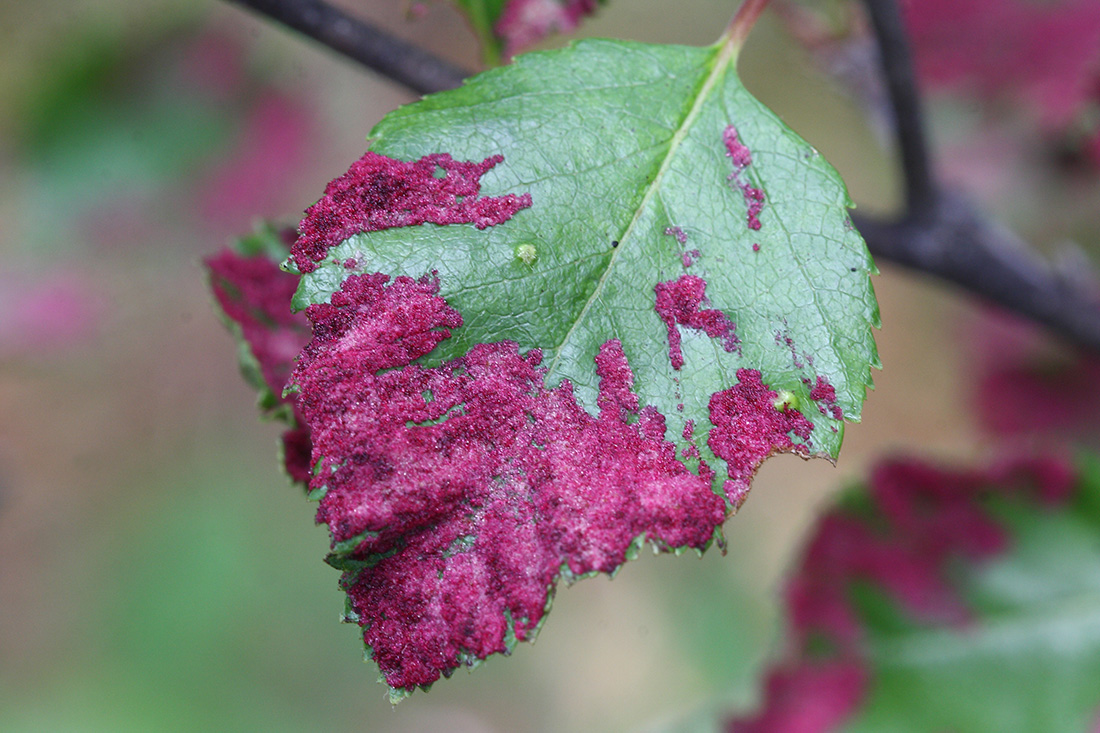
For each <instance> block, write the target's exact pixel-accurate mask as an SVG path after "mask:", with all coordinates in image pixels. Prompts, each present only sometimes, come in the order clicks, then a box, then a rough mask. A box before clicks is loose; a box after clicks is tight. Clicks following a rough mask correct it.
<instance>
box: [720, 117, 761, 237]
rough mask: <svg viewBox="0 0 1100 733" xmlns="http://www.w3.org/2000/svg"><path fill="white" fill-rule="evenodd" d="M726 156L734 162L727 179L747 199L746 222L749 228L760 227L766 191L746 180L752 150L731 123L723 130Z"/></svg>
mask: <svg viewBox="0 0 1100 733" xmlns="http://www.w3.org/2000/svg"><path fill="white" fill-rule="evenodd" d="M722 142H723V143H724V144H725V146H726V156H727V157H728V158H729V159H730V162H732V163H733V173H730V174H729V176H727V179H728V180H729V181H730V182H731V183H733V184H734V185H735V186H737V188H738V189H740V191H741V196H742V197H743V198H744V200H745V207H746V213H745V222H746V224H747V225H748V227H749V229H752V230H759V229H760V212H761V211H763V210H764V192H763V191H762V190H760V189H759V188H756V187H755V186H753V185H752V184H751V183H749V181H747V180H745V169H746V168H748V167H749V166H750V165H752V152H751V151H750V150H749V148H748V146H746V145H745V144H744V143H743V142H742V141H741V139H740V137H739V136H738V134H737V128H736V127H734V126H733V125H729V126H727V127H726V129H725V130H724V131H723V132H722Z"/></svg>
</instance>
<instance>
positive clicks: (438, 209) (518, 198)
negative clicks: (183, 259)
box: [290, 152, 531, 272]
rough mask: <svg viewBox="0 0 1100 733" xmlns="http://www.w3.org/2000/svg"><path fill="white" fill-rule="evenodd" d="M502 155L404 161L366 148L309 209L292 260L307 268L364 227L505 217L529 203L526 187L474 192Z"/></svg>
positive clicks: (480, 222) (481, 222) (480, 223)
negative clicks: (477, 160) (475, 159)
mask: <svg viewBox="0 0 1100 733" xmlns="http://www.w3.org/2000/svg"><path fill="white" fill-rule="evenodd" d="M503 160H504V157H503V156H500V155H494V156H491V157H488V158H486V159H485V160H483V161H481V162H480V163H474V162H464V161H459V160H454V159H453V158H452V157H451V156H450V155H448V154H446V153H436V154H434V155H426V156H424V157H423V158H421V159H420V160H415V161H411V162H406V161H402V160H394V159H393V158H387V157H386V156H384V155H379V154H378V153H374V152H368V153H367V154H366V155H364V156H363V157H362V158H360V159H359V160H357V161H356V162H355V163H354V164H352V166H351V168H350V169H349V170H348V172H347V173H345V174H344V175H342V176H340V177H339V178H337V179H336V180H334V181H332V182H331V183H329V184H328V186H326V187H325V195H324V196H322V197H321V199H320V200H319V201H318V202H317V203H315V204H314V205H313V206H311V207H309V209H307V210H306V216H305V218H304V219H302V221H301V223H300V224H299V225H298V230H299V237H298V241H297V242H296V243H295V244H294V246H293V247H292V248H291V250H290V252H291V257H292V258H293V259H294V264H295V265H297V267H298V269H299V270H300V271H301V272H312V271H313V270H315V269H316V268H317V263H318V262H320V261H322V260H323V259H324V258H325V255H326V253H327V252H328V250H329V249H330V248H331V247H334V246H336V245H338V244H340V243H341V242H343V241H344V240H345V239H347V238H348V237H351V236H353V235H355V234H360V233H363V232H375V231H380V230H382V229H390V228H392V227H407V226H416V225H419V224H426V223H431V224H440V225H445V224H473V225H474V226H476V227H477V228H478V229H485V228H486V227H489V226H493V225H496V224H501V223H502V222H505V221H508V220H509V219H511V218H512V217H513V216H515V214H516V212H518V211H519V210H521V209H525V208H528V207H530V206H531V194H529V193H525V194H520V195H516V194H506V195H504V196H496V197H486V196H479V194H480V193H481V183H480V180H481V177H482V176H483V175H485V173H486V172H487V171H488V170H490V169H491V168H493V167H494V166H496V165H497V164H498V163H500V162H502V161H503ZM439 171H442V173H443V175H442V176H438V177H437V172H439Z"/></svg>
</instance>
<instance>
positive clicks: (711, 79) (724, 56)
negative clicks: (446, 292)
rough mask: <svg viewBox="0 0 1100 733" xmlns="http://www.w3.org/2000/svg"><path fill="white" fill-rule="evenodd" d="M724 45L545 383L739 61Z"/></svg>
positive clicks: (731, 48)
mask: <svg viewBox="0 0 1100 733" xmlns="http://www.w3.org/2000/svg"><path fill="white" fill-rule="evenodd" d="M720 43H721V45H720V46H719V47H718V50H717V55H716V56H715V59H714V66H713V67H712V68H711V70H710V73H709V74H707V77H706V79H704V80H703V84H702V86H701V87H700V88H699V92H698V94H696V95H695V101H694V103H693V104H692V105H691V109H690V110H688V113H687V114H686V115H685V116H684V120H683V122H681V123H680V126H679V127H677V128H676V131H675V132H673V134H672V137H671V139H670V141H669V146H668V152H667V153H665V157H664V159H663V160H662V161H661V165H660V167H659V168H658V169H657V174H656V175H655V176H654V177H653V181H651V182H650V184H649V185H648V186H647V188H646V191H645V195H644V196H643V197H642V200H641V202H640V203H639V204H638V207H637V208H636V209H635V210H634V216H633V217H631V220H630V224H628V225H627V227H626V230H625V231H624V232H623V234H622V235H621V236H620V237H619V246H618V247H616V248H615V249H614V250H612V252H611V257H609V258H608V260H607V265H606V266H605V267H604V271H603V273H602V274H601V275H600V279H599V280H598V281H597V282H596V286H595V287H594V288H592V293H591V294H590V295H589V296H588V300H586V301H585V303H584V307H583V308H581V312H580V314H578V316H577V317H576V318H575V319H574V321H573V324H572V325H571V326H570V327H569V331H568V332H566V334H565V337H564V338H563V339H562V340H561V342H560V343H559V344H558V345H557V346H556V347H555V349H554V358H553V360H552V361H551V362H550V364H549V366H548V367H547V369H546V377H545V379H546V381H547V382H548V383H549V382H550V380H551V379H553V377H554V375H555V374H557V370H558V365H559V364H560V363H561V359H562V353H563V351H564V350H565V346H566V344H568V343H569V341H570V339H572V338H573V334H574V333H576V331H577V328H578V327H579V326H580V324H581V323H582V322H584V320H585V318H586V317H587V316H588V311H589V310H590V309H591V308H592V305H593V304H594V303H595V302H596V301H597V300H599V296H600V293H601V292H602V291H603V288H604V285H605V283H606V282H607V279H608V276H609V275H610V274H611V272H612V270H613V269H614V268H615V262H616V260H617V259H618V258H619V256H620V254H621V253H622V252H623V251H624V250H625V249H626V248H627V247H629V246H630V242H631V241H632V238H631V235H632V234H633V232H634V228H635V226H636V225H637V223H638V220H639V219H641V217H642V214H643V213H644V212H645V211H646V210H647V209H648V208H649V202H650V200H651V199H652V198H653V197H654V196H655V195H656V194H657V192H658V191H659V190H660V188H661V182H662V180H663V179H664V176H665V173H666V171H668V169H669V167H670V166H671V165H672V161H673V159H674V158H675V157H676V153H677V152H678V151H679V148H680V145H681V144H682V143H683V141H684V138H686V137H687V134H688V131H690V130H691V127H692V125H694V124H695V120H696V118H698V117H699V114H700V113H701V112H702V108H703V104H704V102H705V101H706V99H707V98H708V96H709V95H710V92H711V90H712V89H714V86H715V85H716V84H717V83H718V80H719V79H721V78H722V77H723V76H724V75H725V73H726V70H727V69H728V68H729V65H730V64H731V63H733V62H734V61H735V60H736V58H737V51H738V50H739V47H738V46H735V45H734V44H733V43H732V42H731V41H730V39H729V38H728V37H727V38H723V39H722V41H720Z"/></svg>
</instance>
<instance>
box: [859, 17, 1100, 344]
mask: <svg viewBox="0 0 1100 733" xmlns="http://www.w3.org/2000/svg"><path fill="white" fill-rule="evenodd" d="M865 5H866V6H867V11H868V15H869V16H870V18H871V25H872V27H873V29H874V33H875V41H876V45H877V46H878V51H879V59H880V62H881V65H882V73H883V77H884V78H885V80H886V88H887V92H888V94H889V96H890V103H891V107H892V108H893V112H894V134H895V139H896V141H897V146H898V150H899V153H900V157H901V164H902V171H903V176H904V178H905V200H906V211H905V213H904V215H903V216H902V217H901V218H900V219H899V220H897V221H893V222H890V221H882V220H878V219H870V218H867V217H860V216H855V217H853V221H854V222H855V224H856V228H858V229H859V231H860V233H861V234H863V237H864V239H866V240H867V246H868V248H869V249H870V250H871V253H872V254H873V255H874V256H875V257H876V258H878V259H880V260H889V261H892V262H896V263H898V264H901V265H905V266H907V267H911V268H913V269H915V270H918V271H920V272H926V273H929V274H932V275H936V276H939V277H941V278H943V279H945V280H948V281H950V282H953V283H955V284H957V285H960V286H962V287H963V288H965V289H966V290H969V291H970V292H972V293H975V294H977V295H981V296H983V297H985V298H987V299H989V300H991V301H993V302H994V303H996V304H998V305H1000V306H1002V307H1005V308H1008V309H1009V310H1012V311H1014V312H1016V313H1019V314H1021V315H1024V316H1027V317H1029V318H1032V319H1034V320H1036V321H1038V322H1039V323H1042V324H1043V325H1045V326H1047V327H1049V328H1050V329H1051V330H1053V331H1055V332H1057V333H1059V334H1061V335H1062V336H1065V337H1067V338H1069V339H1070V340H1072V341H1075V342H1077V343H1079V344H1081V345H1083V346H1087V347H1089V348H1091V349H1093V350H1096V351H1100V280H1098V279H1097V278H1096V275H1095V273H1094V271H1093V270H1092V268H1091V267H1090V266H1089V265H1088V264H1087V263H1078V264H1079V265H1080V266H1079V267H1078V268H1077V270H1076V272H1068V271H1060V270H1059V269H1057V268H1055V267H1053V266H1052V265H1051V264H1050V263H1049V262H1048V261H1047V260H1046V259H1044V258H1043V257H1042V256H1040V255H1039V254H1038V253H1037V252H1036V251H1035V250H1034V249H1033V248H1032V247H1030V246H1029V245H1028V244H1027V243H1026V242H1024V241H1023V240H1021V239H1020V238H1019V237H1017V236H1016V235H1015V234H1013V233H1012V232H1011V231H1009V230H1008V229H1006V228H1004V227H1002V226H1000V225H999V224H997V223H996V222H994V221H992V220H991V219H989V218H988V217H986V216H984V215H983V214H981V213H980V212H979V211H978V209H977V208H976V207H975V206H973V205H972V204H971V202H970V201H969V200H968V199H967V198H966V196H965V195H962V194H960V193H959V192H955V191H952V192H945V191H944V190H943V188H942V187H941V185H940V183H939V182H938V181H937V180H936V179H935V176H934V175H933V172H932V165H931V162H930V157H929V155H928V147H927V144H926V142H925V134H924V120H923V116H922V115H921V111H920V94H919V92H918V90H917V84H916V74H915V71H914V68H913V62H912V58H911V56H910V53H909V41H908V38H907V37H906V34H905V28H904V26H903V25H902V18H901V12H900V10H899V8H898V4H897V0H865Z"/></svg>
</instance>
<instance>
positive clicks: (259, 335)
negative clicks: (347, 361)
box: [205, 229, 312, 486]
mask: <svg viewBox="0 0 1100 733" xmlns="http://www.w3.org/2000/svg"><path fill="white" fill-rule="evenodd" d="M283 239H284V240H285V241H288V242H289V241H293V239H294V231H293V230H292V229H288V230H286V231H285V232H284V233H283ZM205 264H206V268H207V270H208V272H209V273H210V286H211V289H212V290H213V292H214V298H215V300H217V302H218V306H219V307H220V308H221V310H222V313H223V314H224V315H225V317H226V319H228V320H229V321H231V322H232V323H234V324H236V326H237V328H239V329H240V336H241V338H242V339H243V340H244V342H245V343H246V344H247V345H248V349H249V351H251V353H252V356H253V357H254V358H255V361H256V363H257V364H258V365H259V369H260V377H261V379H262V380H263V383H264V386H266V388H267V390H268V391H269V392H270V395H271V396H270V397H269V398H266V399H265V402H267V401H268V400H271V401H273V404H265V409H267V410H268V411H274V410H275V409H277V408H278V407H279V406H280V405H285V404H289V405H290V407H291V417H289V418H286V421H287V422H289V423H291V427H290V428H289V429H288V430H287V431H286V432H284V433H283V436H282V455H283V464H284V467H285V468H286V472H287V474H288V475H289V476H290V478H291V479H292V480H293V481H294V482H295V483H298V484H301V485H303V486H304V485H306V484H307V483H308V482H309V479H310V475H311V472H310V466H311V463H310V453H311V452H312V446H311V441H310V434H309V430H308V429H307V428H306V427H304V426H303V424H302V420H301V416H300V415H299V414H298V411H297V406H296V405H295V400H294V398H293V396H290V397H283V396H282V395H283V388H284V387H285V386H286V384H287V380H288V379H289V377H290V374H291V372H292V371H293V369H294V359H295V358H296V357H297V356H298V352H300V351H301V350H302V348H303V347H304V346H305V345H306V343H308V342H309V338H310V328H309V321H308V320H307V319H306V317H305V314H302V313H292V312H291V310H290V298H291V296H292V295H293V294H294V290H295V288H296V287H297V285H298V278H297V277H296V276H294V275H291V274H289V273H286V272H283V271H282V270H281V269H280V268H279V263H278V262H277V261H276V260H274V259H272V258H271V257H270V256H267V255H264V254H256V255H251V256H245V255H241V254H238V253H237V252H234V251H232V250H228V249H227V250H225V251H223V252H222V253H220V254H218V255H215V256H213V257H210V258H208V259H207V260H206V262H205ZM283 409H285V408H283Z"/></svg>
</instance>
